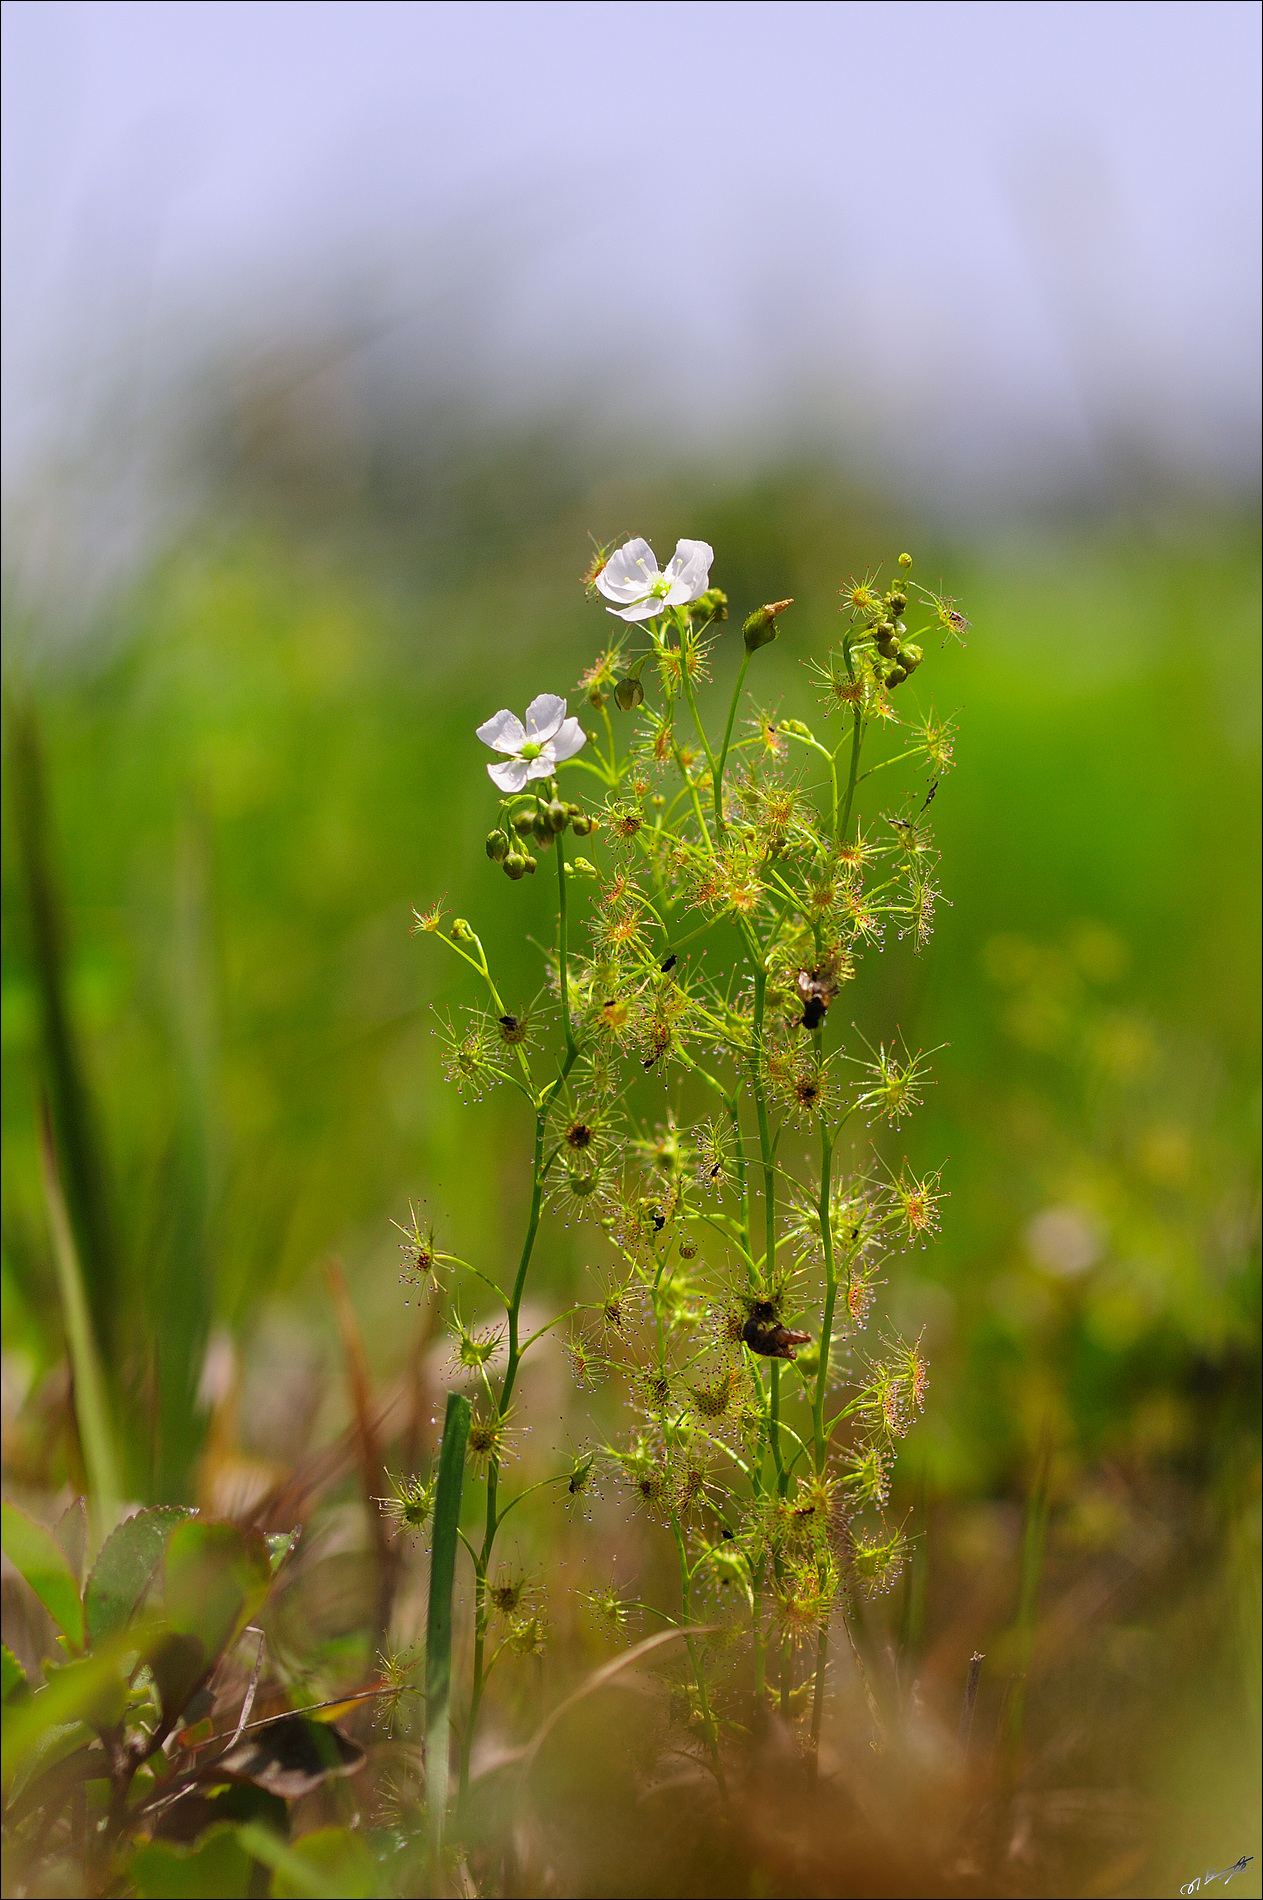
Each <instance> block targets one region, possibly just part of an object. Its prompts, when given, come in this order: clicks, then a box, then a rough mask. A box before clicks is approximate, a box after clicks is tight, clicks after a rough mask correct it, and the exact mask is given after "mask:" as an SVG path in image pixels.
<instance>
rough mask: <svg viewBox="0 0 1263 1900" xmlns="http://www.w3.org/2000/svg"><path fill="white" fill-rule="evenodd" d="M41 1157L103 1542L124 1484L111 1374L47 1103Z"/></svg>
mask: <svg viewBox="0 0 1263 1900" xmlns="http://www.w3.org/2000/svg"><path fill="white" fill-rule="evenodd" d="M39 1159H40V1173H41V1176H42V1178H43V1183H44V1202H45V1206H46V1207H47V1210H48V1227H49V1233H50V1234H51V1236H52V1243H53V1261H54V1264H55V1266H56V1269H57V1290H58V1292H59V1293H60V1295H61V1311H62V1320H63V1323H64V1324H65V1328H66V1344H67V1346H68V1348H69V1351H70V1369H71V1372H72V1374H73V1377H74V1402H75V1417H76V1419H77V1420H78V1425H79V1442H80V1444H81V1445H82V1447H83V1462H84V1466H85V1469H86V1471H87V1477H88V1491H89V1497H88V1509H89V1511H90V1513H91V1519H92V1533H93V1542H94V1544H95V1545H96V1546H97V1547H98V1548H99V1546H100V1545H101V1543H102V1542H103V1541H104V1539H105V1538H106V1537H107V1536H108V1535H109V1533H110V1531H111V1530H113V1528H114V1525H115V1523H116V1522H117V1521H118V1513H119V1505H120V1502H121V1499H122V1486H121V1485H120V1483H119V1467H118V1458H117V1455H116V1453H115V1448H114V1431H113V1426H112V1424H111V1421H110V1409H109V1401H108V1399H107V1397H106V1390H105V1379H104V1377H103V1375H102V1372H101V1362H100V1359H99V1358H98V1356H97V1343H96V1339H95V1336H94V1334H93V1330H92V1316H91V1314H90V1312H89V1311H88V1302H87V1297H86V1295H85V1293H84V1290H83V1276H82V1274H81V1272H80V1270H79V1254H78V1250H77V1249H76V1247H75V1238H74V1234H73V1232H72V1231H71V1226H70V1217H69V1215H68V1214H67V1212H66V1202H65V1197H64V1195H63V1194H62V1191H61V1179H60V1176H59V1174H58V1171H57V1153H56V1149H55V1148H54V1146H53V1129H52V1118H51V1116H50V1114H49V1112H48V1108H47V1105H46V1104H45V1105H43V1106H42V1108H41V1113H40V1139H39Z"/></svg>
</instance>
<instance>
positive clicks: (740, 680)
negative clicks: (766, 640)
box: [711, 647, 750, 838]
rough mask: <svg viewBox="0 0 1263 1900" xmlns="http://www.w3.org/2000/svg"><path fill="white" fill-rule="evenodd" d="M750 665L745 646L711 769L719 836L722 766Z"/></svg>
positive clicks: (748, 654)
mask: <svg viewBox="0 0 1263 1900" xmlns="http://www.w3.org/2000/svg"><path fill="white" fill-rule="evenodd" d="M749 665H750V650H749V648H748V647H747V648H746V650H745V651H744V652H743V653H742V655H741V670H740V672H739V673H738V674H737V683H736V685H735V686H734V687H733V689H732V702H731V704H730V705H729V707H728V723H727V725H726V726H725V727H724V742H723V745H722V746H721V747H720V748H719V758H718V761H717V762H715V764H714V768H713V771H712V774H711V776H712V780H713V783H714V787H715V825H716V828H717V830H718V832H719V835H720V837H721V838H722V837H723V835H724V766H725V765H726V763H727V761H728V748H729V746H730V745H731V744H732V729H733V726H734V725H735V724H736V720H737V707H738V706H739V705H740V704H741V689H742V687H743V686H744V685H745V683H746V671H747V669H748V667H749Z"/></svg>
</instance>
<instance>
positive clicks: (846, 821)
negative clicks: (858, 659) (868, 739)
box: [837, 706, 864, 843]
mask: <svg viewBox="0 0 1263 1900" xmlns="http://www.w3.org/2000/svg"><path fill="white" fill-rule="evenodd" d="M863 743H864V732H863V720H862V719H861V717H860V711H859V707H858V706H857V707H856V709H855V712H854V715H853V724H852V726H851V769H850V772H849V774H848V776H847V781H846V803H845V804H844V805H843V807H842V823H841V824H840V825H839V827H838V834H837V835H838V842H839V843H841V841H842V839H843V838H845V837H847V836H848V835H849V833H850V829H851V807H852V805H853V804H854V803H855V781H856V776H857V774H858V772H859V769H860V747H861V746H862V745H863Z"/></svg>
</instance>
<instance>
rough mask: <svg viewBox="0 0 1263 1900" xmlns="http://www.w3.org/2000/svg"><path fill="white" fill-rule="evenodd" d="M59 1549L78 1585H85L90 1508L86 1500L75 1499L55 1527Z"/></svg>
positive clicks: (54, 1534)
mask: <svg viewBox="0 0 1263 1900" xmlns="http://www.w3.org/2000/svg"><path fill="white" fill-rule="evenodd" d="M53 1536H54V1537H55V1538H56V1539H57V1544H58V1548H59V1549H60V1550H61V1551H62V1552H63V1554H64V1556H65V1559H66V1562H67V1563H68V1564H69V1565H70V1574H71V1576H72V1577H73V1578H74V1580H75V1583H76V1585H82V1583H83V1561H84V1558H85V1556H86V1555H87V1550H88V1506H87V1500H86V1499H84V1498H74V1499H72V1500H71V1502H70V1503H69V1504H68V1505H67V1506H66V1508H65V1510H64V1511H63V1512H62V1514H61V1516H60V1517H59V1518H58V1519H57V1522H56V1523H55V1524H54V1525H53Z"/></svg>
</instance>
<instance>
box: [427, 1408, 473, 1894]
mask: <svg viewBox="0 0 1263 1900" xmlns="http://www.w3.org/2000/svg"><path fill="white" fill-rule="evenodd" d="M468 1437H469V1400H468V1399H467V1398H465V1397H463V1395H462V1394H461V1393H459V1392H449V1393H448V1395H447V1416H446V1418H445V1419H444V1422H443V1446H442V1450H441V1451H440V1453H439V1478H438V1488H437V1490H436V1492H435V1499H434V1549H433V1554H432V1556H431V1559H430V1603H429V1616H428V1620H427V1624H426V1641H425V1757H426V1790H427V1800H428V1803H429V1810H430V1854H431V1860H432V1871H433V1874H434V1876H435V1877H436V1878H437V1875H438V1866H439V1857H440V1855H441V1852H442V1848H443V1828H444V1823H445V1821H446V1816H447V1765H448V1750H449V1748H450V1746H451V1723H450V1719H449V1710H450V1706H451V1693H452V1582H453V1579H454V1577H455V1574H456V1542H457V1537H458V1534H459V1526H460V1500H461V1488H462V1485H463V1482H464V1476H465V1445H466V1441H467V1440H468ZM467 1775H468V1751H467V1750H466V1749H462V1751H461V1790H462V1793H463V1792H464V1788H465V1784H466V1780H467Z"/></svg>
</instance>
